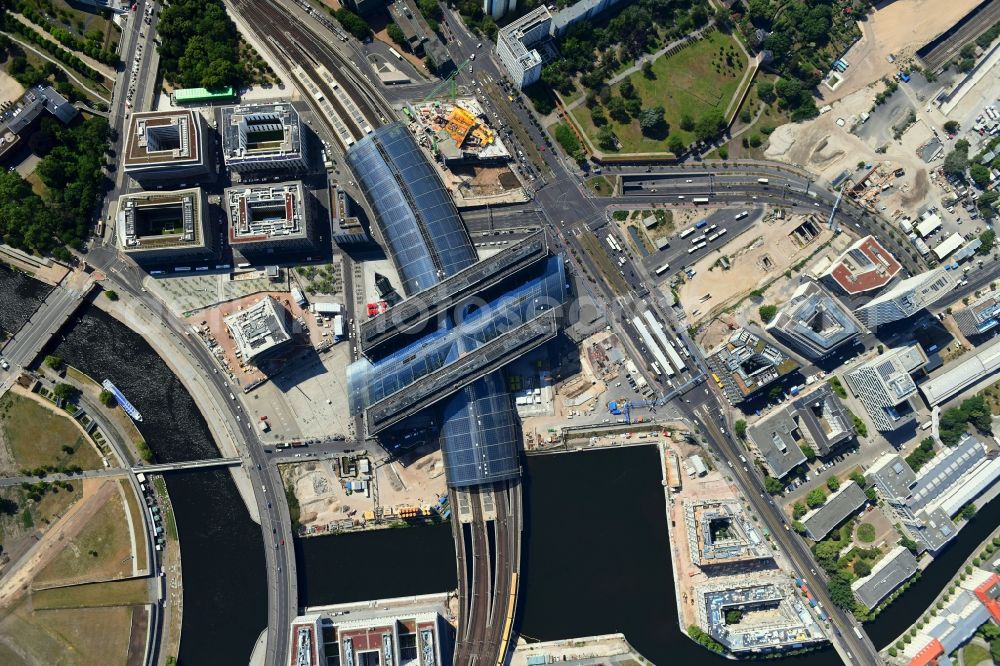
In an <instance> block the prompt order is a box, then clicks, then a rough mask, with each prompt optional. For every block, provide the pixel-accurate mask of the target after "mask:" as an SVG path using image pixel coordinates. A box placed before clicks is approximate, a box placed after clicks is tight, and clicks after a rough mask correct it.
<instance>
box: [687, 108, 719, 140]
mask: <svg viewBox="0 0 1000 666" xmlns="http://www.w3.org/2000/svg"><path fill="white" fill-rule="evenodd" d="M725 128H726V121H725V119H724V118H723V117H722V112H721V111H719V110H718V109H712V110H710V111H707V112H706V113H705V115H703V116H702V117H701V118H699V119H698V122H697V123H695V128H694V135H695V137H696V138H697V139H698V140H699V141H708V140H709V139H711V138H713V137H715V136H716V135H717V134H719V133H720V132H721V131H722V130H724V129H725Z"/></svg>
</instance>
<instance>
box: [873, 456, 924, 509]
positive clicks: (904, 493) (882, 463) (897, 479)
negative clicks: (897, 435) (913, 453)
mask: <svg viewBox="0 0 1000 666" xmlns="http://www.w3.org/2000/svg"><path fill="white" fill-rule="evenodd" d="M865 478H866V479H867V480H868V481H869V482H871V483H873V484H875V487H876V488H878V490H879V491H880V492H881V493H882V495H883V496H885V497H886V498H887V499H888V498H894V497H895V498H899V499H900V500H902V499H905V498H906V497H909V495H910V487H911V486H912V485H913V484H914V483H915V482H916V480H917V475H916V473H915V472H914V471H913V469H912V468H910V466H909V465H908V464H907V463H906V461H905V460H903V458H902V456H898V455H891V456H883V457H882V458H879V460H878V462H876V463H875V464H874V465H872V466H871V467H869V468H868V470H867V471H866V472H865Z"/></svg>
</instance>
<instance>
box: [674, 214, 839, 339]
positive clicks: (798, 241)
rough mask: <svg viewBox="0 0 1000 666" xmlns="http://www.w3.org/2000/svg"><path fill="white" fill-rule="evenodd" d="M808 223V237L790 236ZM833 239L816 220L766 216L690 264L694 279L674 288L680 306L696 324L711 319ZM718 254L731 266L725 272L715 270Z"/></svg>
mask: <svg viewBox="0 0 1000 666" xmlns="http://www.w3.org/2000/svg"><path fill="white" fill-rule="evenodd" d="M807 221H810V222H811V224H810V225H809V226H810V227H811V229H812V231H814V232H815V233H814V234H813V235H812V237H811V239H808V238H807V237H806V236H803V235H800V234H798V233H796V232H795V230H796V229H800V228H801V227H802V225H803V223H806V222H807ZM802 231H803V232H804V231H805V229H802ZM832 235H833V234H832V232H831V231H830V230H829V229H828V228H827V227H826V225H825V221H824V220H821V219H819V218H818V217H816V216H812V215H810V216H802V215H794V216H790V217H788V216H786V217H785V219H776V218H775V217H774V216H773V214H771V213H769V214H768V215H767V216H765V218H764V219H763V220H762V221H761V222H760V223H759V224H756V225H754V226H753V227H750V228H749V229H748V230H747V231H745V232H744V233H742V234H740V235H739V236H736V237H735V238H733V239H732V240H731V241H729V242H728V243H726V245H724V246H722V248H720V249H719V251H717V252H713V253H711V254H709V255H707V256H705V257H703V258H702V259H701V260H700V261H698V262H697V263H696V264H695V265H694V266H692V268H693V269H694V271H695V276H694V277H693V278H691V279H689V280H688V281H687V282H685V283H684V284H683V285H681V287H680V289H678V294H679V295H680V300H681V305H682V306H683V307H684V310H685V312H687V313H688V316H689V317H690V318H691V320H692V321H693V322H695V323H697V322H701V321H705V320H707V319H710V318H714V317H715V316H716V314H718V313H719V312H720V311H721V310H723V309H725V308H727V307H729V305H730V304H731V303H733V302H734V301H735V300H737V299H740V298H743V297H744V296H746V295H747V294H749V293H750V292H751V291H753V290H754V289H757V288H760V287H762V286H763V285H765V284H767V283H768V282H770V281H772V280H774V279H775V278H778V277H781V275H782V274H783V273H784V272H785V271H786V270H789V269H790V268H791V267H793V266H794V265H795V264H796V263H797V262H799V261H801V260H802V259H805V258H806V257H808V256H809V255H810V254H812V253H813V252H814V251H815V250H816V249H817V248H819V247H820V245H822V244H823V243H825V242H826V241H827V240H828V239H829V238H831V237H832ZM723 256H725V257H726V258H728V260H729V262H730V265H731V267H730V268H729V270H723V269H722V268H721V267H720V266H715V264H716V262H718V261H719V260H720V258H722V257H723ZM705 296H708V298H705Z"/></svg>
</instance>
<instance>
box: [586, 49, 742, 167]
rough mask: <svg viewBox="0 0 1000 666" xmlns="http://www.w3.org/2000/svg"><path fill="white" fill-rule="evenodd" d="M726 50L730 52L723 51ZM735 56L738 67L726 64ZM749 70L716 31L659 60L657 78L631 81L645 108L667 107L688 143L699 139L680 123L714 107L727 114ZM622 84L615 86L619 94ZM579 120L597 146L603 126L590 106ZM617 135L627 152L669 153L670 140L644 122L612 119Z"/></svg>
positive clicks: (676, 132) (673, 130) (674, 132)
mask: <svg viewBox="0 0 1000 666" xmlns="http://www.w3.org/2000/svg"><path fill="white" fill-rule="evenodd" d="M720 50H721V51H723V52H724V53H720ZM728 54H734V55H731V56H730V57H731V61H732V63H733V64H732V65H731V66H730V65H728V64H727V63H726V55H728ZM746 68H747V61H746V57H745V56H744V55H743V52H742V51H740V50H739V48H738V46H737V45H736V42H735V41H734V40H733V38H732V37H730V36H729V35H725V34H723V33H721V32H717V31H713V32H711V33H710V34H709V35H708V36H707V37H706V38H705V39H703V40H700V41H698V42H695V43H693V44H691V45H689V46H687V47H686V48H684V49H681V50H680V51H679V52H677V53H674V54H673V55H670V56H665V57H660V58H658V59H657V60H655V61H654V62H653V73H654V74H655V77H654V78H651V79H650V78H646V76H645V75H644V74H643V73H642V72H641V71H640V72H636V73H635V74H632V75H631V76H630V77H629V79H630V80H631V81H632V84H633V85H634V86H635V88H636V90H637V91H638V93H639V97H640V98H641V100H642V106H643V108H649V107H654V106H663V108H664V111H665V113H664V117H665V119H666V122H667V124H668V125H669V127H670V135H671V136H679V137H680V138H681V139H682V140H683V141H684V143H685V144H687V143H690V142H691V141H693V140H694V133H693V132H690V131H686V130H683V129H681V127H680V121H681V117H682V116H684V115H689V116H691V118H692V119H693V120H694V121H695V122H697V120H698V118H699V117H700V116H702V115H703V114H704V113H705V112H707V111H709V110H711V109H717V110H718V111H719V112H720V113H725V111H726V107H727V106H728V105H729V102H730V100H731V99H732V97H733V95H734V94H735V93H736V89H737V87H738V86H739V82H740V79H741V78H742V77H743V74H744V72H745V71H746ZM620 87H621V84H620V83H618V84H615V85H614V86H612V92H613V94H614V95H618V94H619V89H620ZM573 117H574V118H575V119H576V121H577V122H578V123H579V125H580V126H581V127H582V128H583V130H584V132H586V133H587V135H588V136H589V137H590V139H591V141H592V142H593V143H594V145H595V146H596V145H597V127H596V126H595V125H594V123H593V122H592V120H591V117H590V109H588V108H586V106H584V105H580V106H578V107H577V108H576V109H574V110H573ZM609 121H610V123H611V126H612V129H613V130H614V132H615V136H617V137H618V140H619V141H620V142H621V152H623V153H631V152H659V151H665V150H666V145H667V144H666V140H665V139H660V140H657V139H651V138H648V137H645V136H643V134H642V131H641V130H640V128H639V121H638V120H636V119H633V120H632V121H631V122H629V123H628V124H624V125H623V124H621V123H618V122H616V121H615V120H613V119H610V118H609Z"/></svg>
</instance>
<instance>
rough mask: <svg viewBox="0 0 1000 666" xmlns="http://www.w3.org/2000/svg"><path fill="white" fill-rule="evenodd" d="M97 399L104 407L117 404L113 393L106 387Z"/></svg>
mask: <svg viewBox="0 0 1000 666" xmlns="http://www.w3.org/2000/svg"><path fill="white" fill-rule="evenodd" d="M97 399H98V400H100V401H101V404H102V405H104V406H105V407H108V408H111V407H114V406H115V405H117V404H118V400H116V399H115V394H114V393H112V392H111V391H108V390H107V389H104V390H102V391H101V393H100V395H98V396H97Z"/></svg>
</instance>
